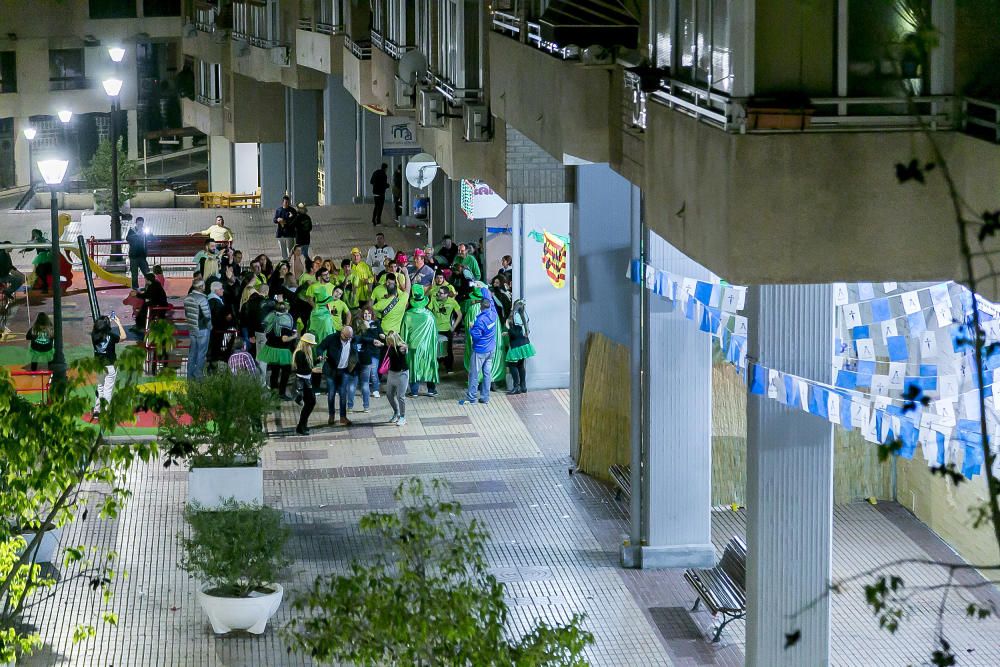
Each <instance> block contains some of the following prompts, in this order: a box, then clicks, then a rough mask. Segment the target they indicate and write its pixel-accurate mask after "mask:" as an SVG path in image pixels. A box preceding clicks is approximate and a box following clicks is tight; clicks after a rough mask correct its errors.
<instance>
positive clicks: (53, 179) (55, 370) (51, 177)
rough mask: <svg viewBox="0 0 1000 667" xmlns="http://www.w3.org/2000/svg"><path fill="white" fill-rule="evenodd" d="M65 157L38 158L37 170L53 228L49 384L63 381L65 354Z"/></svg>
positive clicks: (59, 383) (64, 375)
mask: <svg viewBox="0 0 1000 667" xmlns="http://www.w3.org/2000/svg"><path fill="white" fill-rule="evenodd" d="M68 166H69V161H68V160H39V161H38V171H39V172H40V173H41V175H42V178H43V179H44V180H45V182H46V183H47V184H48V186H49V199H50V200H51V210H52V220H51V223H52V228H51V229H50V231H49V233H50V237H49V238H50V239H51V248H50V249H49V252H50V253H51V255H52V276H51V278H50V281H51V284H52V315H53V317H52V325H53V326H52V329H53V334H54V335H53V338H54V339H55V340H54V342H55V356H54V357H53V358H52V363H50V364H49V370H50V371H52V383H53V385H55V386H62V385H63V384H64V383H65V382H66V357H65V355H64V354H63V314H62V281H61V276H60V270H59V269H60V267H59V258H60V256H61V253H60V251H59V188H58V186H59V184H61V183H62V182H63V179H64V178H65V177H66V167H68Z"/></svg>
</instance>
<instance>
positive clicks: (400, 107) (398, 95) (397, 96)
mask: <svg viewBox="0 0 1000 667" xmlns="http://www.w3.org/2000/svg"><path fill="white" fill-rule="evenodd" d="M393 103H394V106H395V107H396V110H397V111H413V86H409V85H407V84H406V82H405V81H403V80H402V79H400V78H399V77H398V76H397V77H394V85H393Z"/></svg>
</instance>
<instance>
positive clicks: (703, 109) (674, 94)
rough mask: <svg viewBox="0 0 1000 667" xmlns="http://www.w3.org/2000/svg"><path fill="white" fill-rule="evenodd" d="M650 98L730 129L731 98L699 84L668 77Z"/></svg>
mask: <svg viewBox="0 0 1000 667" xmlns="http://www.w3.org/2000/svg"><path fill="white" fill-rule="evenodd" d="M649 99H650V100H652V101H654V102H658V103H660V104H663V105H665V106H667V107H669V108H671V109H675V110H677V111H680V112H682V113H686V114H688V115H689V116H694V117H695V118H697V119H699V120H704V121H706V122H708V123H710V124H712V125H716V126H718V127H721V128H723V129H729V125H730V123H729V117H730V114H731V113H732V111H731V107H732V103H731V100H730V99H729V98H728V97H726V96H725V95H719V94H718V93H713V92H711V91H708V90H704V89H702V88H698V87H697V86H692V85H690V84H687V83H683V82H681V81H675V80H671V79H666V80H664V81H663V83H662V84H661V85H660V89H659V90H657V91H656V92H654V93H651V94H650V95H649Z"/></svg>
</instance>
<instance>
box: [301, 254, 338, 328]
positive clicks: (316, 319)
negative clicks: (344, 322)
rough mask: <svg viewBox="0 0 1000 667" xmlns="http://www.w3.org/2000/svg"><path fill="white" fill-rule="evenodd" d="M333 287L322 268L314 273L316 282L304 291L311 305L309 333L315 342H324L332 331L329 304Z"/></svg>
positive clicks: (328, 276)
mask: <svg viewBox="0 0 1000 667" xmlns="http://www.w3.org/2000/svg"><path fill="white" fill-rule="evenodd" d="M333 291H334V287H333V285H331V284H330V272H329V271H327V270H326V268H322V269H320V270H319V271H317V272H316V282H315V283H313V284H312V285H310V286H309V288H308V289H307V290H306V301H308V302H309V303H311V304H312V307H313V308H312V312H311V313H310V314H309V329H308V331H309V333H311V334H312V335H314V336H315V337H316V340H325V339H326V337H327V336H329V335H330V334H331V333H333V331H334V326H333V315H331V314H330V304H331V303H333V300H334V297H333Z"/></svg>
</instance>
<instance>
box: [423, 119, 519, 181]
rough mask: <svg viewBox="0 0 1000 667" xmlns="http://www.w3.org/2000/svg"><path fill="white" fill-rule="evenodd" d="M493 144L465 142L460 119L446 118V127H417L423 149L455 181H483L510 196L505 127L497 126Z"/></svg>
mask: <svg viewBox="0 0 1000 667" xmlns="http://www.w3.org/2000/svg"><path fill="white" fill-rule="evenodd" d="M495 125H496V128H495V130H494V136H493V138H492V140H491V141H466V140H465V132H464V130H465V128H464V126H463V124H462V119H461V118H447V119H445V124H444V127H440V128H436V127H420V126H418V128H417V140H418V142H419V143H420V147H421V148H422V149H423V150H424V151H426V152H428V153H430V154H431V155H433V156H434V159H435V160H437V163H438V164H439V165H440V166H441V169H442V170H444V172H445V173H446V174H448V176H450V177H451V178H453V179H462V178H466V179H469V180H483V181H486V182H487V183H489V184H490V186H491V187H493V190H494V191H496V192H497V193H499V194H500V195H501V196H505V195H506V194H507V162H506V134H505V128H506V126H505V125H504V124H503V123H495Z"/></svg>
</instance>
